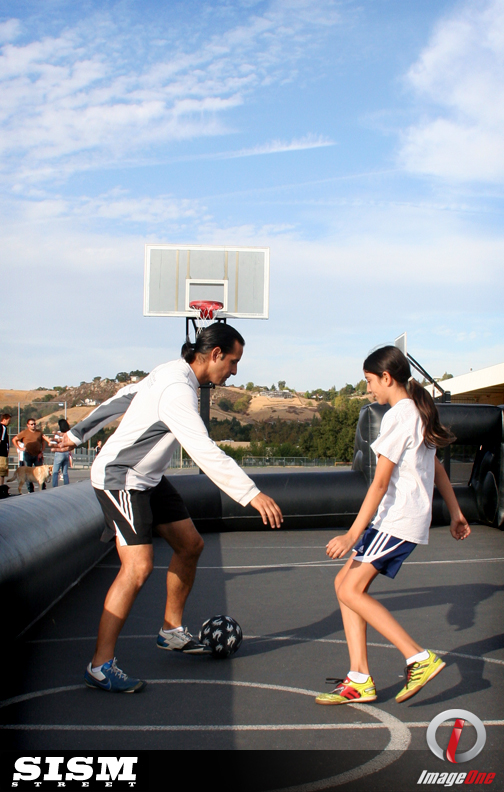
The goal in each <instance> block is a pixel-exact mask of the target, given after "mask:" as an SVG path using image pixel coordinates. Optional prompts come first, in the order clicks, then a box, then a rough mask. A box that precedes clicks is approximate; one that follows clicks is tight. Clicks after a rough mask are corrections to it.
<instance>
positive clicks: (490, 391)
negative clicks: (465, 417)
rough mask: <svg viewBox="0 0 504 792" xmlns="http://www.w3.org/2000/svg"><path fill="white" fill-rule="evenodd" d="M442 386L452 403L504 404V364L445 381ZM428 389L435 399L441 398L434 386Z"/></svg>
mask: <svg viewBox="0 0 504 792" xmlns="http://www.w3.org/2000/svg"><path fill="white" fill-rule="evenodd" d="M440 385H441V387H442V388H443V390H445V391H449V392H450V393H451V400H452V402H463V403H465V404H496V405H499V404H504V363H498V364H497V365H496V366H489V367H488V368H484V369H479V370H478V371H470V372H469V373H468V374H462V375H461V376H460V377H453V378H452V379H447V380H443V381H442V382H440ZM426 387H427V390H428V391H429V393H430V394H431V395H433V396H434V397H436V396H440V392H439V391H438V390H437V388H434V386H433V385H427V386H426Z"/></svg>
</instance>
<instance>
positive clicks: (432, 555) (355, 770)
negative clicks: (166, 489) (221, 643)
mask: <svg viewBox="0 0 504 792" xmlns="http://www.w3.org/2000/svg"><path fill="white" fill-rule="evenodd" d="M472 529H473V533H472V536H471V537H470V538H469V539H468V540H466V541H464V542H456V541H454V540H453V539H452V538H451V536H450V534H449V531H448V529H447V528H441V527H437V528H433V529H432V530H431V541H430V544H429V545H428V546H424V547H422V546H421V547H418V548H417V549H416V550H415V552H414V553H413V554H412V556H410V558H409V559H408V561H407V562H406V563H405V564H404V566H403V568H402V570H401V571H400V572H399V575H398V576H397V578H396V579H395V580H389V579H388V578H385V577H383V576H379V578H378V579H377V580H376V581H375V583H374V584H373V587H372V589H371V593H374V594H375V596H376V597H377V598H378V599H379V600H380V601H381V602H382V603H383V604H384V605H385V606H386V607H387V608H388V609H389V610H390V611H391V612H392V613H393V614H394V615H395V617H396V618H397V619H398V620H399V622H400V623H401V624H402V625H403V626H404V627H405V628H406V629H407V630H408V631H409V632H410V633H411V634H412V635H413V637H414V638H415V639H416V640H417V641H418V642H419V643H420V644H421V645H424V646H426V647H428V648H430V649H433V650H434V651H436V652H437V653H438V654H440V655H442V657H443V659H444V660H445V662H446V664H447V667H446V668H445V669H444V671H443V672H442V673H440V674H439V675H438V676H437V677H436V678H435V679H434V680H432V681H431V682H430V683H429V684H428V685H427V686H426V687H425V688H424V689H423V690H421V691H420V693H419V694H418V695H417V696H415V697H413V698H411V699H410V700H408V701H407V702H404V703H403V704H397V703H396V702H395V699H394V697H395V694H396V693H397V692H398V691H399V689H400V688H401V687H402V678H403V658H402V657H401V656H400V655H399V653H398V652H397V650H396V649H395V648H394V647H392V646H390V645H388V644H387V642H386V641H385V640H384V639H383V638H382V636H381V635H380V634H378V633H376V632H375V631H373V630H370V632H369V635H368V640H369V654H370V662H371V669H372V673H373V676H374V679H375V682H376V686H377V692H378V700H377V701H376V702H375V703H373V704H367V705H366V704H360V705H359V704H349V705H344V706H326V707H323V706H320V705H316V704H315V702H314V698H315V696H316V694H317V693H318V692H321V691H324V690H325V691H330V690H331V688H330V687H328V686H326V685H325V679H326V677H343V676H345V674H346V672H347V671H348V670H349V669H348V655H347V649H346V643H345V636H344V633H343V628H342V621H341V616H340V613H339V609H338V605H337V602H336V599H335V595H334V589H333V580H334V575H335V572H337V570H338V569H339V568H340V567H341V565H342V562H332V561H330V560H328V559H327V557H326V556H325V545H326V542H327V541H328V540H329V539H330V538H331V537H332V536H333V535H334V534H335V533H337V531H331V530H329V531H327V530H324V531H320V530H316V531H309V530H299V531H285V530H279V531H272V530H265V531H259V532H250V533H224V534H206V535H205V537H204V538H205V550H204V552H203V555H202V557H201V559H200V564H199V569H198V574H197V578H196V583H195V586H194V589H193V592H192V594H191V596H190V599H189V601H188V605H187V608H186V614H185V622H186V624H187V626H188V627H189V629H190V631H191V632H193V633H196V634H197V633H198V630H199V627H200V625H201V624H202V622H203V621H204V620H205V619H207V618H209V617H210V616H213V615H215V614H222V613H224V614H229V615H231V616H232V617H234V618H235V619H236V620H237V621H238V622H239V623H240V625H241V627H242V629H243V632H244V636H245V637H244V641H243V643H242V646H241V647H240V649H239V651H238V652H237V654H236V655H234V656H233V657H232V658H231V659H228V660H215V659H213V658H211V657H195V656H192V657H191V656H185V655H180V654H174V653H171V652H167V651H162V650H160V649H158V648H157V647H156V636H157V632H158V630H159V628H160V626H161V622H162V614H163V609H164V598H165V576H166V569H167V566H168V563H169V560H170V554H171V550H170V548H169V547H168V546H167V545H166V544H165V543H164V542H163V541H162V540H161V539H156V540H155V569H154V571H153V573H152V576H151V578H150V579H149V581H148V582H147V584H146V585H145V587H144V589H143V590H142V592H141V594H140V596H139V597H138V599H137V601H136V603H135V605H134V608H133V610H132V612H131V614H130V617H129V619H128V621H127V623H126V626H125V629H124V631H123V634H122V635H121V637H120V640H119V643H118V649H117V657H118V664H119V666H120V667H121V668H123V669H124V670H125V671H126V672H127V673H128V674H129V675H131V676H139V677H141V678H143V679H146V680H147V682H148V685H147V688H146V689H145V691H144V692H143V693H141V694H139V695H118V694H108V693H105V692H102V691H95V690H90V689H88V688H86V687H85V686H84V684H83V673H84V669H85V667H86V665H87V663H88V662H89V661H90V659H91V656H92V653H93V647H94V642H95V638H96V630H97V624H98V619H99V616H100V612H101V608H102V604H103V600H104V597H105V594H106V591H107V589H108V587H109V585H110V583H111V581H112V580H113V578H114V576H115V575H116V573H117V570H118V559H117V555H116V552H115V549H113V550H112V551H111V552H110V553H109V554H108V555H107V556H106V557H105V558H104V559H103V560H102V561H101V562H100V564H99V565H97V566H96V567H95V568H94V569H93V570H92V571H91V572H89V574H88V575H86V576H85V577H84V578H83V579H82V581H81V582H80V583H79V584H78V585H76V586H75V587H74V588H73V589H71V590H70V591H69V592H68V593H67V594H66V596H65V597H64V598H63V599H62V600H61V601H60V602H58V603H57V604H56V605H55V606H54V607H53V608H52V609H51V610H50V611H49V612H48V613H47V614H46V615H45V616H44V617H43V618H42V619H41V620H39V621H38V622H37V623H36V624H35V625H34V626H33V627H32V628H31V629H30V631H29V632H27V633H25V635H24V636H23V638H22V639H19V640H18V641H17V642H15V644H14V645H12V646H9V647H8V650H7V648H6V647H4V658H5V660H6V661H7V670H6V672H4V675H3V680H2V681H3V693H2V706H1V712H2V744H3V750H4V754H3V770H4V776H5V772H6V773H7V776H8V775H9V766H10V765H9V762H10V757H11V756H14V755H16V756H17V755H23V756H26V755H29V756H45V755H46V754H48V753H52V754H53V755H54V754H55V753H56V754H57V755H61V756H74V755H79V756H82V755H88V753H87V752H89V755H91V756H97V755H98V754H100V755H101V754H102V753H103V752H111V753H113V754H120V755H128V754H130V755H135V756H139V757H142V761H143V762H144V764H143V765H142V767H144V768H147V769H145V774H146V775H145V776H144V780H143V781H142V780H141V779H140V781H138V782H136V788H137V789H142V790H144V789H145V790H146V792H150V790H151V789H152V790H154V789H159V788H161V787H160V786H159V785H158V782H157V781H154V780H153V779H155V778H157V777H158V774H159V772H161V770H162V768H163V766H164V764H165V763H166V761H167V758H166V754H165V753H164V752H166V751H172V752H175V751H177V752H179V751H180V752H181V753H180V757H179V760H180V761H181V762H184V763H185V764H186V763H187V759H189V756H188V755H187V754H185V753H182V752H186V751H192V752H193V753H192V755H191V764H190V765H189V769H190V771H191V772H192V770H193V769H194V770H196V769H197V768H200V769H201V768H203V767H204V766H205V762H207V761H208V758H206V757H208V756H209V754H207V753H206V751H208V750H212V751H215V750H217V751H224V750H225V751H227V752H228V753H226V759H225V760H224V764H225V765H226V767H227V768H228V769H230V770H231V769H233V770H232V772H233V777H234V778H235V779H236V780H235V782H233V783H232V786H233V787H235V788H237V789H239V790H251V792H253V791H255V790H265V792H266V790H276V789H286V790H287V789H289V790H294V789H295V790H299V792H301V790H303V792H309V791H312V790H318V789H333V788H334V789H345V790H346V789H348V790H356V791H357V790H359V791H360V790H377V791H378V790H410V789H417V788H420V786H422V785H424V783H423V782H420V785H419V784H418V783H417V782H418V780H419V778H420V777H421V775H422V773H423V772H424V771H428V772H429V773H432V772H433V773H439V774H442V773H450V772H453V771H454V770H456V771H457V773H459V774H460V773H463V772H465V773H466V774H469V773H470V772H472V771H473V770H475V771H478V773H482V772H484V773H486V774H488V773H496V776H495V777H494V778H492V777H491V776H488V775H486V776H485V778H486V779H487V784H488V785H489V784H490V781H489V780H488V779H490V780H491V786H492V789H499V790H502V789H504V762H503V761H502V756H503V754H502V742H503V738H504V728H503V727H504V719H503V702H504V695H503V690H504V674H503V671H504V639H503V636H502V623H503V616H502V614H503V613H504V575H503V569H504V534H503V533H502V532H500V531H498V530H497V529H495V528H489V527H485V526H480V525H475V526H472ZM3 605H4V607H10V606H13V604H12V603H10V604H9V603H4V604H3ZM454 709H463V710H466V711H469V712H470V713H472V714H473V715H475V716H476V717H477V718H479V719H480V720H481V721H482V722H483V724H484V726H485V730H486V744H485V747H484V749H483V751H482V752H481V753H480V754H479V756H478V757H477V758H476V759H474V760H472V761H470V762H466V763H464V764H455V765H454V764H450V763H449V762H446V761H443V760H441V759H438V758H437V757H435V756H434V755H433V754H432V753H431V751H430V750H429V749H428V747H427V744H426V731H427V726H428V724H429V723H430V721H431V720H432V719H433V718H434V717H435V716H437V715H439V714H440V713H442V712H444V711H447V710H454ZM450 723H451V724H452V725H450V724H449V723H448V722H447V723H445V724H444V725H443V726H442V727H440V728H439V729H438V731H437V741H438V743H439V745H440V746H441V747H442V748H443V749H445V748H446V746H447V744H448V740H449V738H450V735H451V732H452V728H453V719H452V720H451V721H450ZM474 741H475V731H474V728H473V726H472V725H471V723H470V722H466V726H465V728H464V729H463V731H462V736H461V739H460V743H459V749H458V750H459V751H460V750H469V749H470V748H471V746H472V745H473V744H474ZM464 746H465V748H464ZM198 751H201V752H202V753H201V754H197V753H194V752H198ZM175 756H176V754H171V755H170V757H168V759H170V758H172V759H173V758H174V757H175ZM212 756H214V757H218V756H220V755H216V754H212ZM219 766H220V767H221V770H220V771H219V773H220V774H222V773H224V765H223V764H222V762H221V760H220V759H219ZM6 768H7V769H6ZM236 773H238V774H239V775H238V776H236V775H235V774H236ZM149 774H150V775H149ZM147 777H148V778H147ZM426 777H427V775H424V779H425V778H426ZM434 777H435V776H429V778H431V779H432V778H434ZM468 777H469V779H471V778H473V779H475V778H477V776H476V775H473V776H470V775H468ZM238 779H239V780H238ZM451 783H453V780H452V782H451ZM459 783H460V782H459ZM466 783H469V785H470V781H469V782H467V781H466ZM8 788H10V784H9V786H8ZM20 788H24V789H32V788H35V787H34V786H33V785H32V784H31V783H28V782H24V781H23V782H20ZM43 788H44V789H45V788H49V787H48V786H44V787H43ZM54 788H56V786H55V787H54ZM72 788H74V787H73V786H72ZM75 788H77V787H75ZM90 788H96V789H98V788H99V789H101V788H104V787H103V784H102V785H101V786H100V785H98V786H96V787H93V786H92V785H91V787H90ZM114 788H116V789H117V788H122V786H120V785H118V783H115V784H114ZM125 788H126V787H125ZM426 788H429V789H439V788H440V786H439V783H429V784H427V785H426ZM463 788H464V789H466V788H467V787H466V786H464V787H463ZM485 788H489V786H485Z"/></svg>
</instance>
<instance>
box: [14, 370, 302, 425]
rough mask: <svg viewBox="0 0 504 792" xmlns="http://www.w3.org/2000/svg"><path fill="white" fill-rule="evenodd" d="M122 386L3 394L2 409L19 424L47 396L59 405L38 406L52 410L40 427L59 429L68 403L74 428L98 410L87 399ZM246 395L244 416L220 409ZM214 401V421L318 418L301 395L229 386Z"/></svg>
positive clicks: (212, 395)
mask: <svg viewBox="0 0 504 792" xmlns="http://www.w3.org/2000/svg"><path fill="white" fill-rule="evenodd" d="M122 386H123V383H117V382H111V381H109V380H102V381H100V382H91V383H82V384H81V385H79V386H77V387H74V388H67V390H66V391H65V392H64V393H62V394H58V393H57V392H56V391H39V390H30V391H22V390H0V407H7V406H9V407H11V408H12V411H13V413H14V415H13V418H14V420H16V413H17V405H18V402H19V404H20V405H21V407H24V406H25V405H27V404H31V403H34V402H40V401H41V400H42V399H43V398H44V397H45V396H49V395H50V396H51V402H52V401H54V402H57V403H55V404H51V403H49V404H38V405H37V407H44V408H49V407H50V411H49V410H47V409H44V412H47V415H44V417H43V418H41V419H40V423H41V424H43V425H44V426H45V425H49V427H50V429H51V431H52V430H53V428H54V429H55V428H56V426H57V420H58V418H61V417H63V415H64V407H59V404H62V403H64V402H67V420H68V422H69V424H70V426H73V425H74V424H76V423H78V422H79V421H81V420H82V419H83V418H85V416H86V415H88V414H89V413H90V412H91V411H92V410H94V409H95V406H96V405H94V404H82V402H84V400H85V399H91V400H92V401H96V402H98V403H101V402H103V401H105V400H106V399H109V398H110V397H111V396H112V395H113V394H114V393H116V392H117V391H118V390H119V388H121V387H122ZM246 395H248V396H250V397H251V400H250V403H249V405H248V409H247V411H246V412H244V413H238V412H234V411H233V410H232V409H231V410H227V411H226V410H222V409H221V408H220V407H219V402H220V401H221V399H227V400H228V401H229V402H231V404H232V405H234V404H235V402H237V401H238V400H239V399H243V397H244V396H246ZM210 399H211V405H210V417H211V418H216V419H217V420H219V421H224V420H226V419H227V420H231V419H232V418H236V419H237V420H238V421H239V422H240V423H242V424H251V423H256V422H258V421H271V420H281V421H301V422H305V421H306V422H309V421H311V420H312V418H313V416H314V415H317V414H318V413H317V404H316V402H314V401H311V400H310V399H305V398H304V397H303V396H300V395H299V394H293V398H291V399H284V398H282V397H280V396H271V397H269V396H260V395H259V394H258V393H253V392H252V393H250V392H248V391H246V390H244V389H242V388H235V387H233V386H226V387H217V388H215V390H212V391H211V392H210Z"/></svg>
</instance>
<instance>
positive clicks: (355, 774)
mask: <svg viewBox="0 0 504 792" xmlns="http://www.w3.org/2000/svg"><path fill="white" fill-rule="evenodd" d="M147 681H148V682H149V684H151V685H152V684H154V685H156V684H204V685H210V684H211V685H226V686H234V687H247V688H255V689H263V690H275V691H279V692H285V693H295V694H301V695H303V696H310V697H313V696H316V695H318V694H317V692H316V691H313V690H305V689H303V688H291V687H284V686H280V685H269V684H260V683H257V682H239V681H229V680H205V679H203V680H201V679H173V680H166V679H153V680H147ZM75 689H82V685H79V686H78V685H69V686H68V687H66V688H64V687H60V688H53V689H50V690H45V691H37V692H35V693H28V694H25V695H23V696H17V697H15V698H13V699H10V700H8V701H5V702H1V703H0V706H8V705H9V704H14V703H17V702H19V701H27V700H29V699H33V698H37V697H40V696H44V695H51V694H53V693H61V692H64V691H70V690H75ZM347 706H348V707H351V708H352V709H354V710H357V711H359V712H361V713H363V714H364V713H366V715H368V716H371V717H374V718H376V719H377V720H378V721H379V723H370V724H363V723H359V722H357V723H351V724H277V725H274V724H262V725H259V724H258V725H244V724H242V725H234V724H218V725H215V724H212V725H207V726H202V725H200V724H197V725H186V726H180V725H176V726H160V725H157V726H153V725H150V726H149V725H147V726H145V725H142V726H139V725H136V726H115V725H114V726H111V725H109V726H106V725H104V724H100V725H94V726H91V725H86V726H75V725H70V724H65V725H63V724H59V725H57V724H26V725H25V726H22V725H21V724H13V725H11V726H8V725H6V726H0V729H4V730H7V729H14V730H17V731H21V730H23V729H25V730H28V731H109V732H110V731H119V732H120V731H132V730H135V731H146V732H159V731H163V732H164V731H171V732H181V731H184V732H201V731H205V732H226V731H231V732H243V731H306V730H308V729H309V730H310V731H312V730H314V729H316V730H324V731H327V730H330V731H334V730H342V729H357V730H362V729H376V728H387V729H388V730H389V731H390V740H389V742H388V744H387V745H386V746H385V748H384V750H383V751H382V752H381V753H380V754H379V755H378V756H376V757H374V758H373V759H371V760H370V761H369V762H365V763H364V764H363V765H360V766H359V767H355V768H353V769H352V770H347V771H346V772H344V773H340V774H339V775H336V776H332V777H330V778H325V779H320V780H319V781H316V782H311V783H308V784H299V785H297V786H293V787H289V788H288V789H283V790H282V791H281V792H317V790H322V789H328V788H330V787H334V786H340V785H341V784H344V783H347V782H349V781H354V780H357V779H359V778H364V777H366V776H369V775H372V774H373V773H376V772H378V771H379V770H383V769H384V768H385V767H387V766H389V765H391V764H393V763H394V762H395V761H397V760H398V759H399V758H400V757H401V756H402V755H403V754H404V753H405V751H406V750H407V749H408V747H409V745H410V742H411V732H410V729H409V726H408V725H407V724H405V723H401V721H399V720H398V719H397V718H395V717H394V716H393V715H390V714H389V713H387V712H384V711H382V710H380V709H379V708H378V707H369V705H366V704H348V705H347ZM411 725H412V726H413V727H414V728H418V727H424V726H428V723H425V724H424V722H420V723H419V722H417V723H413V724H411ZM485 725H499V726H500V725H504V721H485ZM271 792H275V791H273V790H272V791H271ZM279 792H280V791H279Z"/></svg>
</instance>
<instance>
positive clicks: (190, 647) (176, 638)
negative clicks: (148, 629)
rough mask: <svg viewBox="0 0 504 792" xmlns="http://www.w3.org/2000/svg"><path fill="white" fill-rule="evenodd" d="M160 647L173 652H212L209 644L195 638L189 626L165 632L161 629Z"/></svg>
mask: <svg viewBox="0 0 504 792" xmlns="http://www.w3.org/2000/svg"><path fill="white" fill-rule="evenodd" d="M157 645H158V647H159V649H168V650H169V651H171V652H183V653H184V654H197V655H202V654H205V655H208V654H211V653H212V650H211V649H210V647H209V646H205V645H204V644H202V643H200V642H199V641H198V640H196V638H194V637H193V636H192V635H191V633H190V632H189V630H188V629H187V627H177V628H176V629H175V630H169V631H167V632H165V631H164V630H163V628H161V629H160V631H159V635H158V637H157Z"/></svg>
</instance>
